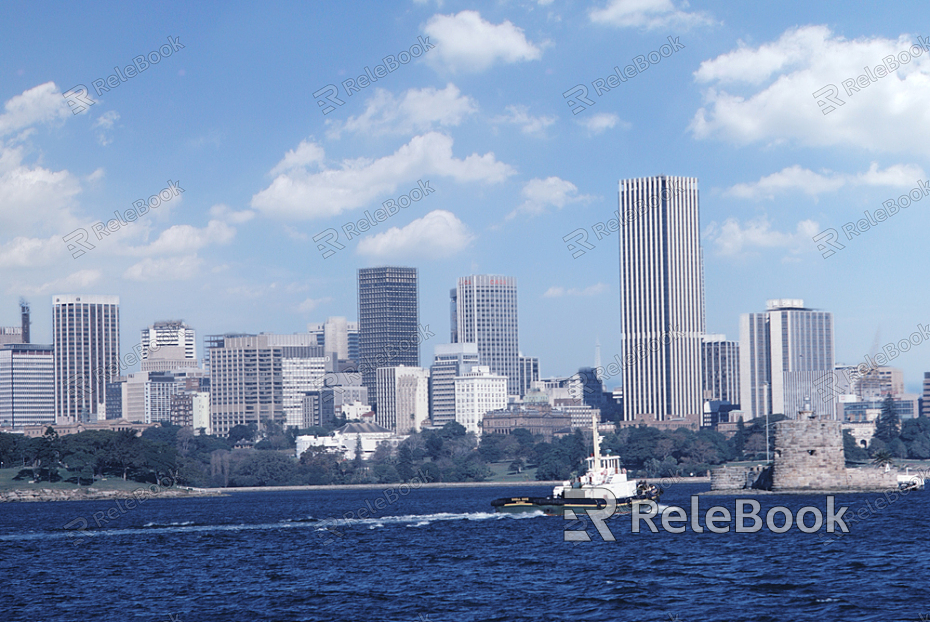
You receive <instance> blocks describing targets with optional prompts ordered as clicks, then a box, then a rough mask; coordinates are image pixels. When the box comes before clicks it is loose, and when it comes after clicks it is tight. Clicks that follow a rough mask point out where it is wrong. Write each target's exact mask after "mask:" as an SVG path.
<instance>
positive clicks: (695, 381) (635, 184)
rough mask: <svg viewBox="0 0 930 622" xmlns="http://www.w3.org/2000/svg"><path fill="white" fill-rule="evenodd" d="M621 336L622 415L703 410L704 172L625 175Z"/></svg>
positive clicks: (693, 415) (673, 415) (660, 416)
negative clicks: (700, 175) (699, 176)
mask: <svg viewBox="0 0 930 622" xmlns="http://www.w3.org/2000/svg"><path fill="white" fill-rule="evenodd" d="M619 190H620V200H619V204H620V210H619V214H620V221H621V222H620V231H619V238H620V339H621V352H622V353H623V362H624V363H625V364H624V365H623V388H624V400H623V418H624V419H625V420H633V419H635V418H637V417H639V416H641V415H646V416H650V417H654V418H655V419H656V420H657V421H664V420H667V419H693V420H694V421H695V422H699V421H700V417H701V412H702V399H701V398H702V378H701V335H703V334H704V268H703V257H702V251H701V230H700V211H699V201H698V180H697V179H696V178H693V177H671V176H666V175H660V176H656V177H642V178H638V179H625V180H621V181H620V184H619Z"/></svg>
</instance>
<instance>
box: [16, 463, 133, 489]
mask: <svg viewBox="0 0 930 622" xmlns="http://www.w3.org/2000/svg"><path fill="white" fill-rule="evenodd" d="M19 471H20V467H17V468H13V469H0V490H28V489H42V488H48V489H51V490H74V489H76V488H88V486H78V485H77V484H70V483H68V482H66V481H64V480H62V481H58V482H49V481H48V480H42V481H39V482H36V483H35V484H33V483H31V481H32V480H30V479H28V478H27V479H24V480H19V481H14V480H13V478H14V477H16V474H17V473H19ZM59 474H60V475H62V476H63V477H64V478H68V477H73V476H74V475H76V474H75V473H67V474H65V473H64V472H63V471H59ZM142 485H143V484H140V483H139V482H133V481H131V480H129V481H125V482H124V481H123V479H122V478H121V477H108V478H107V479H105V480H101V479H98V480H96V481H95V482H94V485H93V487H94V488H96V489H97V490H126V491H132V490H135V489H136V488H138V487H139V486H142Z"/></svg>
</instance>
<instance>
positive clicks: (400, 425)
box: [375, 365, 429, 436]
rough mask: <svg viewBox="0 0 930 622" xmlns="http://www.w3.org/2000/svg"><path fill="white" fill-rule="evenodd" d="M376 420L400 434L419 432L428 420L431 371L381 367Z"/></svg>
mask: <svg viewBox="0 0 930 622" xmlns="http://www.w3.org/2000/svg"><path fill="white" fill-rule="evenodd" d="M377 378H378V389H377V390H378V410H377V411H376V414H375V423H377V424H378V425H380V426H382V427H384V428H387V429H388V430H393V431H394V433H395V434H397V435H400V436H402V435H405V434H410V433H411V432H419V431H420V430H421V429H422V427H423V424H424V423H426V422H427V421H428V419H429V370H427V369H423V368H422V367H407V366H405V365H400V366H398V367H379V368H378V371H377Z"/></svg>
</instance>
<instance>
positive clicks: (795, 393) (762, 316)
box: [739, 298, 836, 419]
mask: <svg viewBox="0 0 930 622" xmlns="http://www.w3.org/2000/svg"><path fill="white" fill-rule="evenodd" d="M739 345H740V408H741V410H742V411H743V412H745V413H746V416H747V418H750V419H754V418H756V417H762V416H765V415H766V413H768V414H776V413H778V414H784V415H785V416H787V417H789V418H796V417H797V416H798V412H800V411H801V410H802V409H804V407H805V402H807V401H809V402H810V407H811V409H812V410H813V411H814V413H815V415H817V416H819V417H824V418H827V419H834V418H835V417H836V395H835V394H834V393H832V391H826V392H824V391H822V389H823V378H825V377H826V378H829V377H832V375H833V373H834V367H835V361H834V358H833V314H832V313H829V312H827V311H819V310H815V309H808V308H806V307H804V301H803V300H800V299H790V298H785V299H777V300H769V301H768V303H767V310H766V311H765V312H762V313H744V314H742V315H741V316H740V344H739ZM818 381H819V383H818ZM818 388H820V389H821V392H818Z"/></svg>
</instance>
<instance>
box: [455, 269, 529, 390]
mask: <svg viewBox="0 0 930 622" xmlns="http://www.w3.org/2000/svg"><path fill="white" fill-rule="evenodd" d="M450 295H451V296H452V341H453V342H455V343H476V344H478V355H479V357H480V359H481V364H482V365H486V366H488V367H490V368H491V373H494V374H499V375H501V376H507V395H520V343H519V330H518V328H519V326H518V323H517V280H516V279H515V278H513V277H512V276H500V275H496V274H475V275H472V276H463V277H461V278H459V280H458V286H457V287H456V288H455V289H454V290H452V291H451V292H450Z"/></svg>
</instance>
